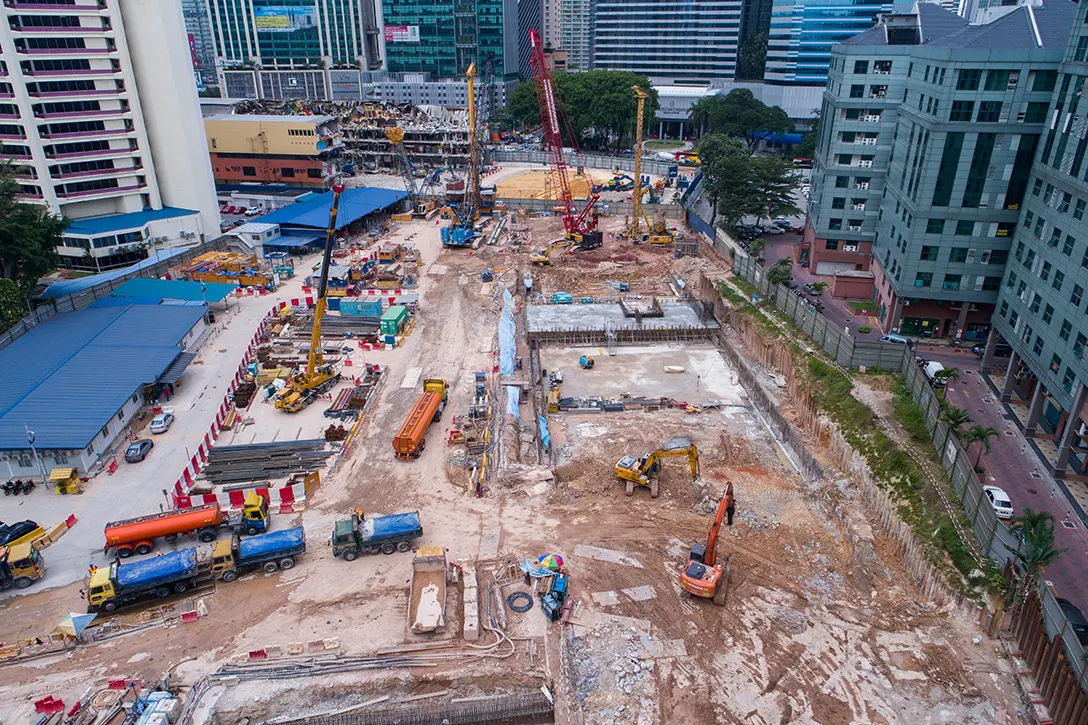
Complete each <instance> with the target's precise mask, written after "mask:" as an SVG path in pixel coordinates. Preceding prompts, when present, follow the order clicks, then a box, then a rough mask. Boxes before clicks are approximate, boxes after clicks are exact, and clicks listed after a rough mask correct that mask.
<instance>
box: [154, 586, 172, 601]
mask: <svg viewBox="0 0 1088 725" xmlns="http://www.w3.org/2000/svg"><path fill="white" fill-rule="evenodd" d="M155 596H156V597H158V598H159V599H166V598H167V597H168V596H170V587H159V588H158V589H156V590H155Z"/></svg>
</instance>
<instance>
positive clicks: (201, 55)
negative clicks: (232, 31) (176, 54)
mask: <svg viewBox="0 0 1088 725" xmlns="http://www.w3.org/2000/svg"><path fill="white" fill-rule="evenodd" d="M181 14H182V17H184V18H185V33H186V38H187V40H188V41H189V53H190V55H191V56H192V61H193V74H194V75H195V76H196V81H197V87H200V88H202V87H204V86H214V85H218V83H219V79H218V78H217V77H216V74H215V42H214V41H213V40H212V28H211V25H210V24H209V23H208V11H207V8H206V7H205V5H204V0H181Z"/></svg>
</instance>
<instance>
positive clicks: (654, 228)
mask: <svg viewBox="0 0 1088 725" xmlns="http://www.w3.org/2000/svg"><path fill="white" fill-rule="evenodd" d="M631 90H632V92H633V93H634V94H635V109H636V110H635V188H634V191H632V192H631V201H632V202H634V213H633V214H632V215H631V217H632V218H631V227H630V228H629V229H628V230H627V233H626V236H627V237H629V238H630V239H631V240H632V241H634V242H635V243H638V242H647V243H649V244H671V243H672V241H673V237H672V234H671V233H670V232H669V229H668V226H667V225H666V224H665V221H664V220H660V221H658V220H657V219H654V220H653V221H652V222H651V221H650V219H649V217H648V216H647V214H646V207H645V206H643V204H642V196H643V194H645V193H646V192H647V191H649V193H650V199H651V200H653V199H654V198H655V197H654V193H653V188H652V187H644V186H643V185H642V119H643V116H644V113H645V110H646V99H647V98H649V97H650V94H649V93H647V92H646V91H644V90H643V89H642V88H640V87H639V86H631ZM643 220H645V221H646V234H643V233H642V231H641V229H640V222H642V221H643Z"/></svg>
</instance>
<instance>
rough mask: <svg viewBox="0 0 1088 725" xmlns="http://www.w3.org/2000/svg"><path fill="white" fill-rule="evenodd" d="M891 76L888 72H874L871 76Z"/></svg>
mask: <svg viewBox="0 0 1088 725" xmlns="http://www.w3.org/2000/svg"><path fill="white" fill-rule="evenodd" d="M891 74H892V72H891V71H890V70H874V71H873V75H875V76H890V75H891Z"/></svg>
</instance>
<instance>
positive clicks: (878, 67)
mask: <svg viewBox="0 0 1088 725" xmlns="http://www.w3.org/2000/svg"><path fill="white" fill-rule="evenodd" d="M854 72H855V73H856V72H857V71H854ZM891 72H892V62H891V61H890V60H874V61H873V73H876V74H878V75H887V74H888V73H891Z"/></svg>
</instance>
